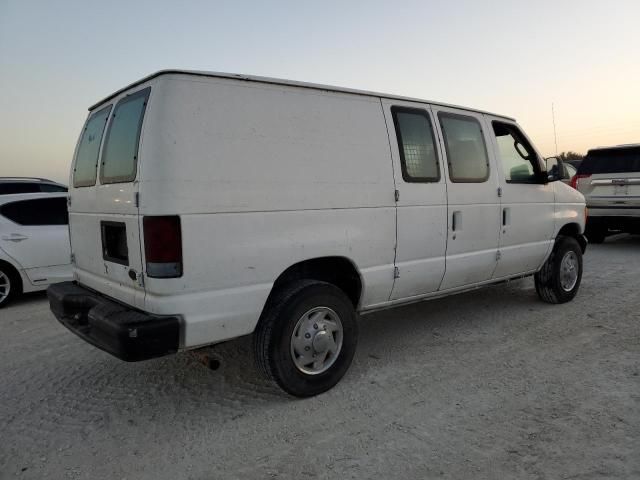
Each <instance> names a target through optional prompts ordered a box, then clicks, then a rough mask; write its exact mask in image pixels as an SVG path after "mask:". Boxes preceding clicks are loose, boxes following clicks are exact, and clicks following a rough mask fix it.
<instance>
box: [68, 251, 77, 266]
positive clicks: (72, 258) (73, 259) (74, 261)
mask: <svg viewBox="0 0 640 480" xmlns="http://www.w3.org/2000/svg"><path fill="white" fill-rule="evenodd" d="M69 260H71V264H72V265H75V264H76V254H75V253H72V254H71V255H70V256H69Z"/></svg>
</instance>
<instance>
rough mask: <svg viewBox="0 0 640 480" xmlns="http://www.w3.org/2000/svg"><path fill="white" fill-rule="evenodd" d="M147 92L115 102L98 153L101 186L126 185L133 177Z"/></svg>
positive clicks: (134, 175)
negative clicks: (101, 148)
mask: <svg viewBox="0 0 640 480" xmlns="http://www.w3.org/2000/svg"><path fill="white" fill-rule="evenodd" d="M149 91H150V88H145V89H144V90H140V91H139V92H136V93H134V94H132V95H128V96H126V97H125V98H123V99H122V100H120V101H119V102H118V104H117V105H116V107H115V109H114V111H113V115H112V116H111V123H110V124H109V129H108V130H107V136H106V138H105V142H104V149H103V151H102V168H101V170H100V182H101V183H122V182H130V181H132V180H133V179H135V177H136V167H137V162H138V143H139V142H140V130H141V128H142V119H143V117H144V111H145V107H146V105H147V98H148V97H149Z"/></svg>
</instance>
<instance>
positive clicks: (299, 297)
mask: <svg viewBox="0 0 640 480" xmlns="http://www.w3.org/2000/svg"><path fill="white" fill-rule="evenodd" d="M357 339H358V325H357V321H356V313H355V309H354V307H353V304H352V303H351V301H350V300H349V298H348V297H347V296H346V295H345V293H344V292H343V291H342V290H340V289H339V288H338V287H336V286H334V285H332V284H329V283H325V282H319V281H315V280H301V281H299V282H296V283H293V284H291V285H289V286H288V287H285V288H283V289H282V290H281V291H280V292H278V293H277V294H276V296H275V298H273V299H272V300H270V302H269V305H268V306H267V308H266V310H265V312H264V313H263V316H262V318H261V319H260V322H259V324H258V327H257V328H256V333H255V335H254V351H255V356H256V361H257V363H258V366H259V367H260V369H261V370H262V371H263V372H264V373H266V374H267V376H269V377H270V378H271V379H273V380H274V381H275V382H276V383H277V384H278V385H279V386H280V388H282V389H283V390H284V391H285V392H287V393H289V394H291V395H294V396H297V397H310V396H313V395H317V394H319V393H322V392H325V391H327V390H329V389H330V388H331V387H333V386H334V385H335V384H336V383H338V382H339V381H340V379H341V378H342V377H343V376H344V374H345V373H346V371H347V370H348V368H349V366H350V365H351V361H352V360H353V355H354V353H355V349H356V344H357Z"/></svg>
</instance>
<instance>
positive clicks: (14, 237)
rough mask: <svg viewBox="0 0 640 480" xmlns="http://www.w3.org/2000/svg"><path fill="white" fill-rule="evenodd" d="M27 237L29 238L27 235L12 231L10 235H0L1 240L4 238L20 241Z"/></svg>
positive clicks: (8, 240)
mask: <svg viewBox="0 0 640 480" xmlns="http://www.w3.org/2000/svg"><path fill="white" fill-rule="evenodd" d="M27 238H29V237H27V236H25V235H21V234H19V233H12V234H10V235H3V236H2V240H5V241H7V242H21V241H23V240H26V239H27Z"/></svg>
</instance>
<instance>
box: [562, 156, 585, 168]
mask: <svg viewBox="0 0 640 480" xmlns="http://www.w3.org/2000/svg"><path fill="white" fill-rule="evenodd" d="M582 160H583V159H582V158H581V159H579V160H564V161H563V163H564V164H565V165H571V166H572V167H573V168H575V169H576V170H577V169H578V167H579V166H580V164H581V163H582Z"/></svg>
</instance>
